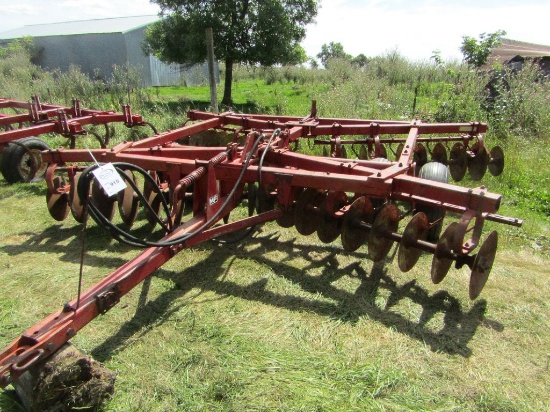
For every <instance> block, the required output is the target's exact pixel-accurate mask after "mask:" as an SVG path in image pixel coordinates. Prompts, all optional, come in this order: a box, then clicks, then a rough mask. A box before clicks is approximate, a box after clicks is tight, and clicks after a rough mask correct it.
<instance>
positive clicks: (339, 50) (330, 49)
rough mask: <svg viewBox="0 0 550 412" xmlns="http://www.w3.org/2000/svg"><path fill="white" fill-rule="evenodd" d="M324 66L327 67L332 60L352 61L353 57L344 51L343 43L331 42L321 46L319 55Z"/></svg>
mask: <svg viewBox="0 0 550 412" xmlns="http://www.w3.org/2000/svg"><path fill="white" fill-rule="evenodd" d="M317 58H318V59H319V60H321V63H322V64H323V66H325V67H327V62H328V61H329V60H331V59H346V60H351V56H350V55H349V54H347V53H346V52H345V51H344V46H342V44H341V43H335V42H332V41H331V42H330V43H329V44H323V45H322V46H321V52H320V53H319V54H318V55H317Z"/></svg>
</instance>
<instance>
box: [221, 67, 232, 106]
mask: <svg viewBox="0 0 550 412" xmlns="http://www.w3.org/2000/svg"><path fill="white" fill-rule="evenodd" d="M232 86H233V59H232V58H231V57H226V59H225V86H224V89H223V99H222V104H224V105H226V106H231V105H232V104H233V100H232V99H231V89H232Z"/></svg>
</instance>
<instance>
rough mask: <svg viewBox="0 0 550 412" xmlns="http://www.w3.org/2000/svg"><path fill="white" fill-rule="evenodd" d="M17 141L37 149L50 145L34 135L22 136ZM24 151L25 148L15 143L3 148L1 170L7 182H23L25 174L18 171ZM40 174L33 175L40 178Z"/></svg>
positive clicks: (46, 147)
mask: <svg viewBox="0 0 550 412" xmlns="http://www.w3.org/2000/svg"><path fill="white" fill-rule="evenodd" d="M17 142H18V143H21V144H22V145H24V146H25V147H26V148H27V149H31V150H32V149H37V150H48V149H50V146H48V144H47V143H46V142H44V141H43V140H42V139H39V138H38V137H35V136H30V137H24V138H23V139H18V140H17ZM25 153H26V150H25V149H24V148H23V147H21V146H19V145H15V144H11V145H9V146H8V149H6V150H4V152H3V156H2V165H1V170H0V171H1V172H2V175H3V176H4V179H6V181H7V182H8V183H9V184H14V183H18V182H25V180H26V176H23V175H21V173H20V172H19V167H18V166H19V163H20V162H21V159H22V158H23V155H24V154H25ZM41 177H42V176H35V178H41Z"/></svg>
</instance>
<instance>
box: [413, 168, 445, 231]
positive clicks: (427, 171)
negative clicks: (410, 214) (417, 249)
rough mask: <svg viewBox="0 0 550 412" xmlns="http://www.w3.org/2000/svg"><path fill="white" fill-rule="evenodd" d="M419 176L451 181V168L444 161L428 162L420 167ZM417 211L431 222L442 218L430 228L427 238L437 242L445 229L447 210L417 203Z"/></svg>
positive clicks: (439, 180) (436, 180)
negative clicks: (444, 222)
mask: <svg viewBox="0 0 550 412" xmlns="http://www.w3.org/2000/svg"><path fill="white" fill-rule="evenodd" d="M418 177H420V178H422V179H427V180H432V181H435V182H441V183H449V170H448V169H447V166H446V165H444V164H443V163H438V162H428V163H426V164H425V165H423V166H422V167H421V168H420V171H419V173H418ZM416 212H417V213H418V212H423V213H425V214H426V217H427V218H428V222H430V223H431V222H434V221H436V220H438V219H441V220H440V221H439V223H438V224H437V225H435V226H433V227H431V228H430V230H429V231H428V237H427V239H426V240H427V241H428V242H437V240H438V239H439V237H440V236H441V231H442V229H443V219H444V218H445V210H444V209H439V208H435V207H430V206H425V205H420V204H419V205H416Z"/></svg>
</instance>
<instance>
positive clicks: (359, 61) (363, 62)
mask: <svg viewBox="0 0 550 412" xmlns="http://www.w3.org/2000/svg"><path fill="white" fill-rule="evenodd" d="M351 62H352V63H353V64H355V65H357V66H359V67H367V64H368V62H369V58H368V57H367V56H365V55H364V54H363V53H361V54H359V55H357V56H355V57H354V58H353V59H351Z"/></svg>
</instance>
